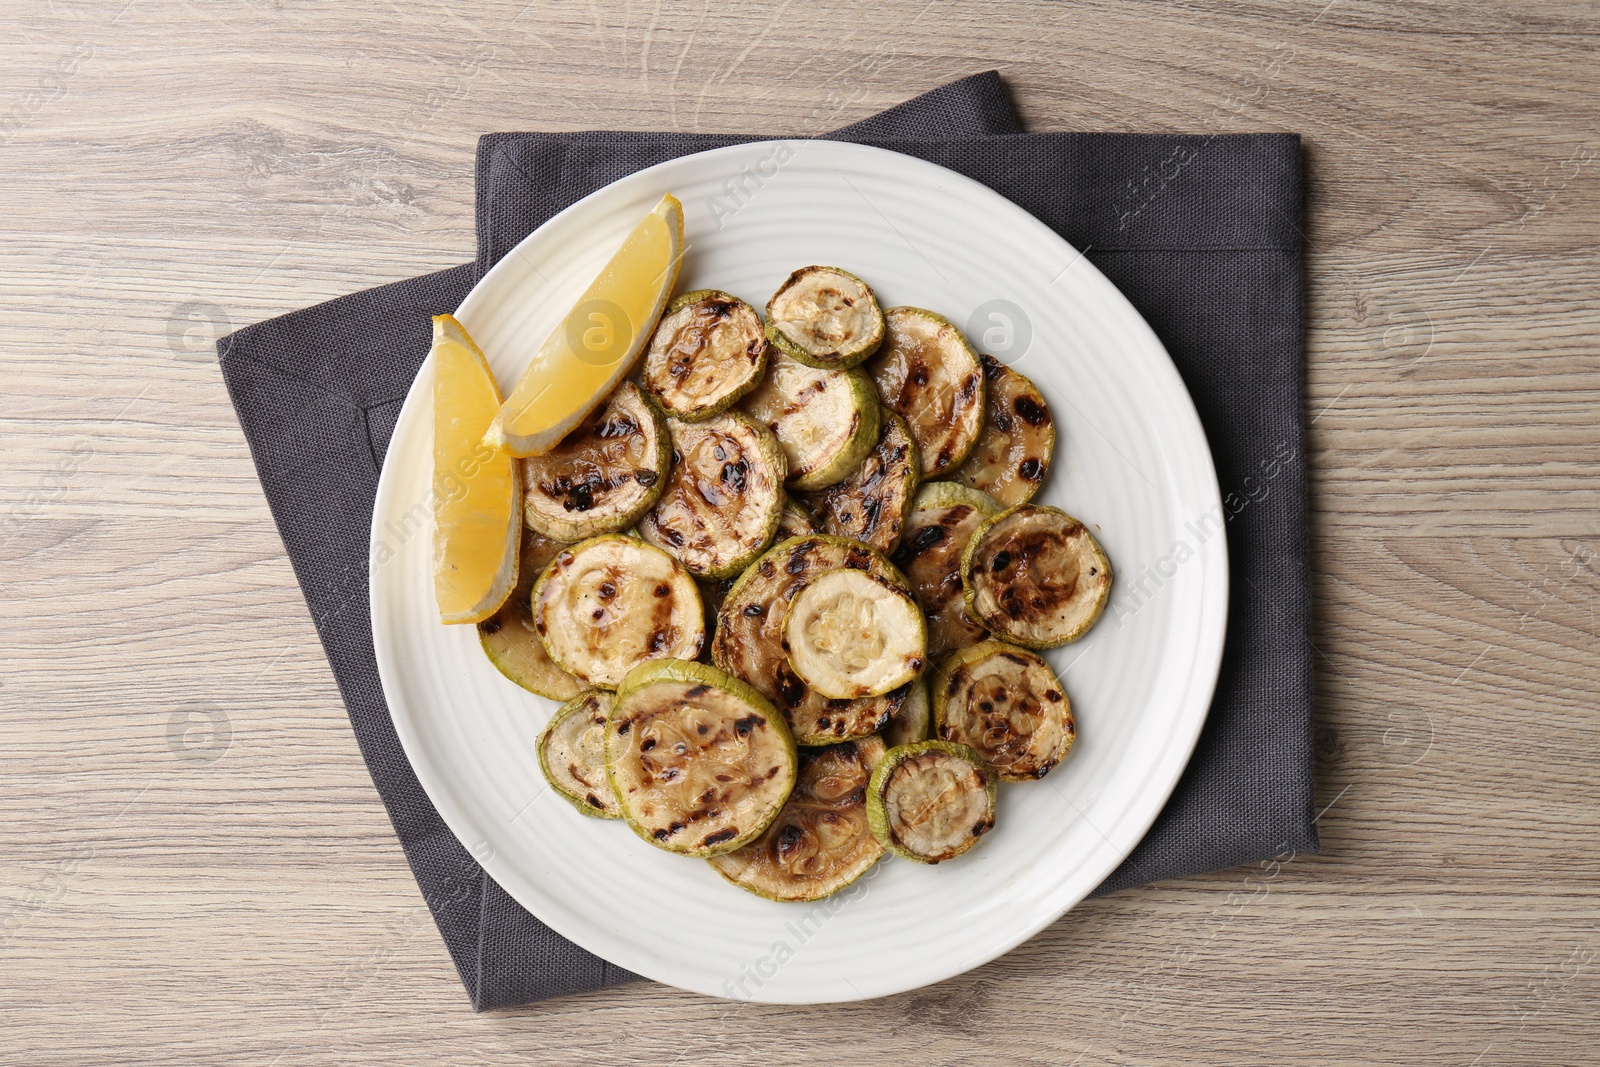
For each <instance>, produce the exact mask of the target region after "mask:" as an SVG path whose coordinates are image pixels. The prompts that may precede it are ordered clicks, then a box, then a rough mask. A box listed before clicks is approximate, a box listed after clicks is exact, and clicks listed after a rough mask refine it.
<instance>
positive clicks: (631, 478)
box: [522, 382, 672, 541]
mask: <svg viewBox="0 0 1600 1067" xmlns="http://www.w3.org/2000/svg"><path fill="white" fill-rule="evenodd" d="M671 463H672V447H671V445H670V444H669V443H668V441H667V420H666V417H665V416H663V415H662V414H661V412H660V411H658V410H657V409H656V407H655V405H653V404H651V403H650V401H649V400H647V399H646V398H645V395H644V394H643V393H641V392H640V391H639V387H638V386H637V385H634V384H633V383H632V382H623V383H622V384H621V385H619V386H617V389H616V392H614V393H612V394H611V399H610V400H608V401H606V403H605V404H604V405H601V406H599V407H597V408H595V410H594V411H592V412H590V414H589V416H588V417H587V418H585V419H584V420H583V421H582V422H581V423H579V424H578V427H577V429H575V430H573V431H572V432H571V433H569V434H567V436H566V437H565V438H564V439H563V440H562V441H561V443H560V444H558V445H556V446H555V447H554V448H552V449H551V450H550V451H549V452H546V453H545V454H544V455H542V456H533V457H530V458H528V459H525V460H523V461H522V483H523V504H522V518H523V521H524V522H526V523H527V524H528V526H529V528H530V529H533V530H537V531H538V532H539V533H542V534H544V535H545V536H546V537H550V538H554V539H555V540H557V541H581V540H583V539H584V538H585V537H595V536H597V535H599V534H607V533H616V532H617V531H619V530H626V529H627V528H628V527H630V526H632V525H633V524H634V523H636V522H638V521H639V517H640V516H641V515H643V514H644V513H645V512H647V511H649V510H650V508H651V507H652V506H653V505H654V504H655V502H656V498H657V497H659V496H660V495H661V489H662V487H663V486H664V485H665V484H666V481H667V468H668V467H669V466H671Z"/></svg>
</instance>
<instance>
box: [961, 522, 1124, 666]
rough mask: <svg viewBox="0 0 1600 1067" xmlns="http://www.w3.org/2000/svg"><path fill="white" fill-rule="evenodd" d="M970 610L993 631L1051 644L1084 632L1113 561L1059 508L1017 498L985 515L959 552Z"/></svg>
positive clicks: (1106, 593) (1101, 606)
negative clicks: (988, 516)
mask: <svg viewBox="0 0 1600 1067" xmlns="http://www.w3.org/2000/svg"><path fill="white" fill-rule="evenodd" d="M961 584H962V586H963V587H964V590H965V592H966V597H967V610H968V611H970V612H972V617H973V618H975V619H977V620H978V621H979V622H981V623H983V625H984V626H985V627H986V628H988V629H989V630H990V631H991V632H992V633H994V635H995V636H997V637H1003V638H1005V639H1006V640H1008V641H1011V642H1013V643H1014V644H1018V645H1023V646H1025V647H1027V648H1055V647H1057V646H1058V645H1064V644H1067V643H1068V642H1069V641H1076V640H1077V639H1078V638H1080V637H1082V636H1083V635H1084V634H1086V633H1088V632H1089V627H1091V626H1093V625H1094V624H1095V620H1097V619H1099V618H1100V614H1101V612H1103V611H1105V609H1106V602H1107V601H1108V600H1110V599H1111V561H1110V560H1108V559H1106V554H1105V551H1104V550H1103V549H1101V547H1100V542H1098V541H1096V540H1095V539H1094V534H1092V533H1090V532H1089V528H1088V527H1087V526H1085V525H1084V524H1083V523H1081V522H1079V521H1078V520H1077V519H1075V518H1073V517H1072V516H1071V515H1068V514H1067V513H1066V512H1064V511H1062V510H1061V509H1060V508H1050V507H1043V506H1041V505H1038V504H1021V505H1018V506H1017V507H1014V508H1012V509H1011V510H1009V511H1004V512H1001V513H1000V514H999V515H996V516H995V517H994V518H992V519H987V520H985V521H984V523H983V525H981V526H979V527H978V528H977V529H976V530H974V531H973V533H972V538H971V540H969V541H968V542H967V550H966V552H965V553H964V554H963V555H962V557H961Z"/></svg>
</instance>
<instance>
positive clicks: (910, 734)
mask: <svg viewBox="0 0 1600 1067" xmlns="http://www.w3.org/2000/svg"><path fill="white" fill-rule="evenodd" d="M932 721H933V709H932V705H931V704H930V702H929V700H928V679H927V677H926V676H923V677H921V678H918V679H917V680H916V681H914V682H912V683H911V692H910V693H909V694H908V695H907V696H906V702H905V703H904V704H901V705H900V710H899V711H897V712H895V713H894V718H892V719H890V720H889V725H888V726H885V727H884V728H883V743H884V744H886V745H888V746H889V747H890V748H898V747H899V746H901V745H910V744H915V743H916V742H918V741H926V740H927V739H928V729H929V727H930V726H931V725H932Z"/></svg>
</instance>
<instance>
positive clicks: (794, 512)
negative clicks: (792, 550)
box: [778, 500, 822, 541]
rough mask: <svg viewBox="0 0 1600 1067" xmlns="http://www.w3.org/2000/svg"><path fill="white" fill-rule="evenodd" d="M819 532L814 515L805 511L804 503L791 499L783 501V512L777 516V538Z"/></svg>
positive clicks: (803, 535)
mask: <svg viewBox="0 0 1600 1067" xmlns="http://www.w3.org/2000/svg"><path fill="white" fill-rule="evenodd" d="M821 532H822V530H821V528H820V527H818V526H817V519H816V516H815V515H812V514H811V512H809V511H807V510H806V509H805V506H804V505H802V504H797V503H796V502H795V501H793V500H786V501H784V504H783V514H782V515H780V516H779V517H778V540H780V541H784V540H787V539H789V538H791V537H805V536H806V535H808V534H814V533H821Z"/></svg>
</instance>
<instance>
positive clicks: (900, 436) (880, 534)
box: [805, 408, 918, 552]
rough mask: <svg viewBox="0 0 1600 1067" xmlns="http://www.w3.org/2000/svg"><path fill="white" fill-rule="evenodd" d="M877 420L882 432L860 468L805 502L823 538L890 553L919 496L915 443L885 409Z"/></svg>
mask: <svg viewBox="0 0 1600 1067" xmlns="http://www.w3.org/2000/svg"><path fill="white" fill-rule="evenodd" d="M879 418H880V420H881V421H882V423H883V430H882V432H881V433H880V434H879V435H878V443H877V444H876V445H874V446H873V449H872V451H871V452H869V453H867V458H866V459H864V460H863V461H862V462H861V465H860V466H859V467H857V468H856V469H855V470H853V471H851V472H850V474H849V476H848V477H846V478H844V479H843V480H842V481H840V482H838V483H837V484H834V485H830V486H829V487H828V488H826V489H823V490H822V491H820V492H816V493H808V494H806V496H805V501H806V503H807V504H809V505H810V506H811V510H812V512H813V513H814V514H815V515H816V516H817V522H818V523H820V524H821V525H822V529H823V530H824V531H825V532H827V533H829V534H832V535H834V536H835V537H851V538H854V539H855V540H857V541H865V542H866V543H867V544H869V545H871V546H872V547H873V548H876V549H877V550H878V551H880V552H892V551H894V546H895V545H897V544H899V543H900V533H901V529H902V527H903V526H904V525H905V520H906V515H907V514H908V513H909V512H910V510H911V500H912V498H913V497H914V496H915V495H916V491H917V478H918V473H917V472H918V466H917V443H916V441H915V440H913V439H912V436H911V428H910V427H909V426H907V425H906V420H905V419H903V418H901V417H900V416H899V415H897V414H895V413H894V412H892V411H890V410H888V409H887V408H884V409H882V410H881V411H880V412H879Z"/></svg>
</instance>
